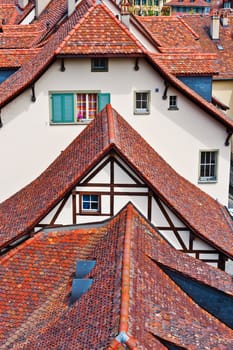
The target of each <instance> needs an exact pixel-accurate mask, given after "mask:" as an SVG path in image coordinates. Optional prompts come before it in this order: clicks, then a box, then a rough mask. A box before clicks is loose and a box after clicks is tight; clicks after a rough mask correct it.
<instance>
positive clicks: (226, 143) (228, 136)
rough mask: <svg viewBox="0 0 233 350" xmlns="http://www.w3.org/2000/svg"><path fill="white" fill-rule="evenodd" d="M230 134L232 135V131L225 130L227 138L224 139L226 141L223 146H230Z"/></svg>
mask: <svg viewBox="0 0 233 350" xmlns="http://www.w3.org/2000/svg"><path fill="white" fill-rule="evenodd" d="M232 134H233V131H232V130H230V129H227V138H226V141H225V143H224V145H225V146H229V144H230V142H229V141H230V138H231V136H232Z"/></svg>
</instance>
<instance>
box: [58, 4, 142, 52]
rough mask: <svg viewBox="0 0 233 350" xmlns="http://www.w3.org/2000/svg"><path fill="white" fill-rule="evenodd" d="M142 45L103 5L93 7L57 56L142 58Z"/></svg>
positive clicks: (71, 33)
mask: <svg viewBox="0 0 233 350" xmlns="http://www.w3.org/2000/svg"><path fill="white" fill-rule="evenodd" d="M144 50H145V49H143V47H142V45H141V44H140V43H139V42H138V41H137V40H136V39H135V37H134V36H133V35H132V34H131V33H130V31H129V30H128V29H127V27H126V26H125V25H123V24H122V23H121V22H120V21H119V20H118V19H117V18H116V17H115V16H114V15H113V13H112V12H111V11H110V10H109V9H108V8H107V7H106V6H105V5H103V4H99V5H95V6H94V7H92V8H91V9H90V10H89V11H88V13H87V14H86V15H85V16H84V17H83V19H82V20H81V21H80V22H79V23H78V24H77V25H76V26H75V27H74V28H73V29H72V30H71V32H70V33H69V34H68V36H67V37H66V38H65V39H64V41H63V42H62V43H61V45H60V46H59V48H58V49H57V50H56V54H65V55H68V54H70V55H75V54H76V55H87V54H92V55H93V54H127V55H129V54H142V53H143V51H144Z"/></svg>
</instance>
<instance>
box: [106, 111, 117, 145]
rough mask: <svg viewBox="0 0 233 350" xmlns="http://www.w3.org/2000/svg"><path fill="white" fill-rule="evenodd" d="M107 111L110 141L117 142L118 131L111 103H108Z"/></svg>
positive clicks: (111, 142)
mask: <svg viewBox="0 0 233 350" xmlns="http://www.w3.org/2000/svg"><path fill="white" fill-rule="evenodd" d="M106 112H107V120H108V137H109V143H110V144H113V143H114V144H115V143H116V133H115V127H114V124H115V118H114V115H113V109H112V106H111V104H107V105H106Z"/></svg>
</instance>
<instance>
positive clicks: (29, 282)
mask: <svg viewBox="0 0 233 350" xmlns="http://www.w3.org/2000/svg"><path fill="white" fill-rule="evenodd" d="M80 259H81V260H92V259H95V260H96V265H95V267H94V268H93V269H92V270H91V272H90V273H89V274H88V275H87V276H86V277H87V278H92V279H93V280H92V285H91V287H90V289H89V290H88V291H86V292H85V293H84V294H83V295H82V296H81V298H80V299H78V300H77V301H76V302H75V303H74V304H73V305H72V306H71V307H69V300H70V293H71V284H72V280H73V278H74V272H75V267H76V262H77V260H80ZM0 264H1V282H0V284H1V290H2V291H1V295H0V309H1V310H2V311H3V312H2V313H1V330H0V344H1V346H2V348H6V349H19V348H20V349H28V348H30V349H32V350H34V349H38V348H40V349H42V348H43V349H61V348H66V349H80V350H81V349H82V350H83V349H85V350H88V349H90V350H92V349H109V350H110V349H119V348H120V338H121V337H120V336H122V335H123V336H124V338H122V343H123V344H122V346H123V348H128V349H135V350H136V349H142V348H143V349H148V350H149V349H153V350H154V349H161V350H162V349H164V350H166V349H167V347H166V346H165V345H164V341H165V342H166V341H167V342H169V344H173V345H176V346H178V347H181V348H182V349H192V350H200V349H204V348H205V349H210V350H213V349H220V348H221V349H230V348H232V346H233V331H232V330H231V329H230V328H229V327H228V326H226V325H225V324H224V323H223V322H222V321H220V320H219V319H218V317H219V316H218V315H211V314H210V313H209V312H208V311H206V310H204V308H203V307H202V306H201V305H199V303H197V302H195V301H194V300H193V299H192V298H190V297H189V296H188V295H187V294H186V292H185V290H183V288H181V287H178V286H177V285H176V283H175V282H174V281H173V280H172V278H171V277H170V276H169V275H168V274H167V273H166V272H165V271H164V269H163V266H164V267H166V268H169V269H171V270H172V271H176V272H177V273H179V274H180V275H181V276H182V277H183V278H185V279H187V280H188V281H190V280H193V281H196V282H197V283H199V288H200V292H201V291H202V288H205V286H208V287H209V288H210V293H212V292H211V291H214V292H215V293H216V292H217V293H221V294H220V295H221V298H223V301H224V298H230V300H231V303H232V300H233V298H232V296H233V287H232V280H231V277H230V276H229V275H228V274H226V273H224V272H223V271H220V270H218V269H215V268H213V267H211V266H208V265H207V264H205V263H203V262H201V261H199V260H196V259H194V258H191V257H189V256H187V255H185V254H183V253H181V252H178V251H176V250H175V249H174V248H172V247H171V246H170V245H169V244H168V243H167V242H166V240H164V239H163V238H162V237H161V236H160V234H159V233H158V232H157V231H156V230H155V229H154V228H153V227H152V226H151V225H150V224H149V223H148V221H147V220H145V219H144V218H143V217H142V216H141V214H140V213H139V212H138V211H137V210H136V209H135V208H134V207H133V206H132V204H128V205H127V206H126V207H125V208H124V209H123V210H122V211H121V212H120V213H119V214H118V215H116V216H115V217H114V218H112V219H110V220H108V221H105V222H103V223H98V224H97V225H96V226H95V224H90V225H88V224H87V225H80V226H73V227H66V228H65V227H63V228H58V229H54V230H44V231H42V232H40V233H38V234H36V235H35V236H34V237H33V238H31V239H29V240H28V241H27V242H25V243H23V244H21V245H20V247H19V248H16V249H14V250H13V251H11V252H10V253H8V254H7V255H6V256H5V257H2V258H1V259H0ZM209 297H210V296H209V295H208V298H209ZM125 346H126V347H125Z"/></svg>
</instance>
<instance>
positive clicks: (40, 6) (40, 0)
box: [35, 0, 50, 18]
mask: <svg viewBox="0 0 233 350" xmlns="http://www.w3.org/2000/svg"><path fill="white" fill-rule="evenodd" d="M49 2H50V0H36V9H35V12H36V18H38V17H39V16H40V14H41V12H42V11H44V9H45V8H46V6H47V5H48V3H49Z"/></svg>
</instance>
